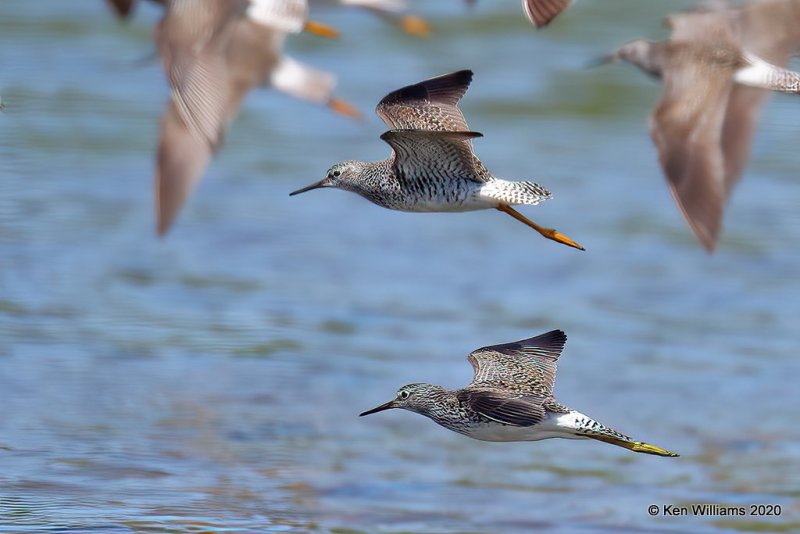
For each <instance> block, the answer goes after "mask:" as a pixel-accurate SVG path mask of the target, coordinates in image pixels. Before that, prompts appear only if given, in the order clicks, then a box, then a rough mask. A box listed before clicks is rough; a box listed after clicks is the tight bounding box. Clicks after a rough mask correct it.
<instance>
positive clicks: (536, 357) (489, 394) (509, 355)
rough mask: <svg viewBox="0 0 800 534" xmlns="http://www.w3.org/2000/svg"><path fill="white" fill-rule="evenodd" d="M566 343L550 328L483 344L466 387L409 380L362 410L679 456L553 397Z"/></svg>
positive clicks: (471, 432)
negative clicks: (449, 387)
mask: <svg viewBox="0 0 800 534" xmlns="http://www.w3.org/2000/svg"><path fill="white" fill-rule="evenodd" d="M566 342H567V336H566V334H564V332H562V331H561V330H553V331H551V332H547V333H546V334H542V335H540V336H536V337H532V338H530V339H524V340H522V341H517V342H514V343H505V344H502V345H492V346H489V347H483V348H481V349H478V350H475V351H473V352H472V353H471V354H470V355H469V357H468V358H469V362H470V363H471V364H472V369H473V371H474V373H475V375H474V377H473V379H472V382H471V383H470V384H469V385H468V386H467V387H465V388H463V389H457V390H455V391H449V390H447V389H445V388H443V387H442V386H437V385H433V384H408V385H406V386H403V387H402V388H400V390H399V391H398V392H397V395H396V396H395V398H394V399H392V400H390V401H389V402H387V403H385V404H381V405H380V406H378V407H377V408H373V409H371V410H367V411H366V412H363V413H362V414H361V415H362V416H364V415H369V414H373V413H376V412H380V411H383V410H389V409H391V408H401V409H404V410H409V411H412V412H415V413H418V414H420V415H424V416H425V417H429V418H430V419H433V421H434V422H436V423H438V424H439V425H441V426H443V427H445V428H446V429H448V430H452V431H453V432H458V433H459V434H463V435H465V436H468V437H470V438H473V439H478V440H481V441H539V440H542V439H550V438H565V439H594V440H598V441H604V442H606V443H610V444H612V445H616V446H618V447H623V448H625V449H628V450H631V451H633V452H641V453H645V454H653V455H656V456H678V455H677V454H675V453H674V452H669V451H667V450H665V449H662V448H661V447H657V446H655V445H651V444H649V443H644V442H641V441H635V440H633V439H632V438H629V437H628V436H625V435H624V434H620V433H619V432H617V431H616V430H613V429H611V428H609V427H607V426H605V425H603V424H601V423H598V422H597V421H595V420H594V419H592V418H591V417H589V416H588V415H584V414H582V413H581V412H579V411H577V410H573V409H571V408H567V407H566V406H564V405H562V404H560V403H559V402H558V401H556V399H555V397H554V396H553V386H554V384H555V379H556V361H557V360H558V357H559V356H560V355H561V351H562V350H563V349H564V344H565V343H566Z"/></svg>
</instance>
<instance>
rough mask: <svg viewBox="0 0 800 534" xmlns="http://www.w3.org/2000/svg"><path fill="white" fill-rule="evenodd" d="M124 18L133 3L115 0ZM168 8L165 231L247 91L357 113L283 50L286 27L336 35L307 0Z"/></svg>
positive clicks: (161, 151)
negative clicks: (269, 90)
mask: <svg viewBox="0 0 800 534" xmlns="http://www.w3.org/2000/svg"><path fill="white" fill-rule="evenodd" d="M109 1H110V2H111V3H112V5H113V7H114V8H115V9H116V10H117V12H118V13H119V14H120V15H121V16H125V15H127V14H129V13H130V10H131V8H132V1H131V0H128V1H125V0H109ZM153 1H155V2H156V3H159V4H162V5H163V6H164V7H165V11H164V16H163V18H162V19H161V21H160V22H159V24H158V26H157V28H156V34H155V41H156V45H157V48H158V52H159V55H160V56H161V60H162V62H163V64H164V71H165V72H166V75H167V80H168V82H169V85H170V88H171V97H170V101H169V104H168V106H167V110H166V111H165V113H164V115H163V117H162V119H161V132H160V138H159V145H158V156H157V168H156V178H155V196H156V227H157V231H158V234H159V235H164V234H165V233H166V232H167V230H168V229H169V228H170V226H171V224H172V222H173V221H174V219H175V217H176V216H177V214H178V212H179V211H180V208H181V206H182V205H183V203H184V202H185V201H186V199H187V198H188V196H189V194H190V193H191V191H192V190H193V189H194V187H195V185H196V184H197V182H198V181H199V179H200V177H201V175H202V174H203V172H204V170H205V168H206V166H207V165H208V163H209V161H210V159H211V156H212V155H213V154H214V153H215V152H216V151H217V150H219V148H220V146H221V145H222V141H223V137H224V133H225V130H226V129H227V127H228V125H229V124H230V123H231V122H232V121H233V119H234V118H236V115H237V114H238V111H239V107H240V105H241V103H242V101H243V100H244V98H245V96H246V95H247V93H249V92H250V90H252V89H253V88H255V87H257V86H270V87H273V88H275V89H277V90H279V91H281V92H284V93H287V94H289V95H291V96H294V97H296V98H299V99H302V100H306V101H310V102H313V103H318V104H323V105H327V106H328V107H330V108H331V109H332V110H334V111H336V112H338V113H341V114H343V115H345V116H349V117H351V118H358V117H359V116H360V115H359V113H358V111H357V110H356V109H355V108H354V107H353V106H351V105H350V104H348V103H347V102H345V101H343V100H341V99H339V98H336V97H335V96H333V89H334V86H335V85H336V78H335V77H334V76H333V75H332V74H330V73H327V72H323V71H320V70H316V69H314V68H311V67H309V66H307V65H304V64H302V63H300V62H298V61H296V60H294V59H292V58H291V57H288V56H286V55H285V54H283V44H284V41H285V39H286V36H287V34H288V33H298V32H300V31H308V32H310V33H314V34H316V35H319V36H324V37H336V36H337V35H338V33H337V32H336V31H335V30H333V29H331V28H329V27H327V26H325V25H324V24H320V23H316V22H313V21H310V20H308V5H307V3H306V0H153Z"/></svg>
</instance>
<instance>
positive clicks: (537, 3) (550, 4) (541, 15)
mask: <svg viewBox="0 0 800 534" xmlns="http://www.w3.org/2000/svg"><path fill="white" fill-rule="evenodd" d="M571 1H572V0H522V8H523V9H524V10H525V14H526V15H527V16H528V20H530V21H531V22H532V23H533V24H534V25H535V26H536V27H537V28H541V27H542V26H547V25H548V24H550V21H552V20H553V19H554V18H556V17H557V16H558V15H559V14H561V12H562V11H564V10H565V9H567V8H568V7H569V5H570V3H571Z"/></svg>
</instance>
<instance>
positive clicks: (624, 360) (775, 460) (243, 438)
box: [0, 0, 800, 532]
mask: <svg viewBox="0 0 800 534" xmlns="http://www.w3.org/2000/svg"><path fill="white" fill-rule="evenodd" d="M495 4H497V5H495ZM686 5H687V2H658V3H656V2H641V1H637V0H620V1H617V2H614V7H613V8H612V6H611V2H592V1H587V2H579V3H578V5H576V6H575V7H574V8H572V9H571V11H570V12H569V13H568V14H567V15H565V16H564V17H562V19H560V20H559V21H558V22H557V23H556V24H554V25H553V26H552V27H550V28H548V29H547V30H546V31H541V32H535V31H533V30H532V28H531V27H530V26H529V25H528V24H527V22H526V21H525V20H524V18H523V17H522V16H521V12H520V10H519V6H518V2H496V3H495V2H483V3H481V4H479V5H478V6H476V9H474V10H465V9H464V8H463V6H462V5H461V3H459V2H416V3H415V7H416V8H417V9H418V11H419V12H421V13H423V14H425V15H426V16H428V17H429V18H430V19H431V22H432V24H433V25H434V28H435V33H434V35H433V36H432V37H431V38H429V39H427V40H421V41H415V40H412V39H410V38H407V37H406V36H404V35H402V34H399V33H397V32H395V31H393V30H391V29H389V28H387V26H386V25H384V24H383V23H382V22H380V21H378V20H375V19H373V18H371V17H369V16H367V15H366V14H363V13H359V12H347V11H338V10H328V11H320V12H319V13H318V16H317V18H318V19H320V20H322V21H325V22H328V23H330V24H332V25H335V26H337V27H339V28H340V29H341V30H342V32H343V37H342V38H341V39H340V40H339V41H338V42H334V43H329V42H326V41H321V40H319V39H316V38H314V37H311V36H301V37H296V38H292V39H291V40H290V42H289V48H290V50H291V52H292V53H293V55H294V56H295V57H297V58H299V59H301V60H303V61H306V62H308V63H311V64H313V65H315V66H317V67H320V68H327V69H330V70H332V71H335V72H337V73H338V74H339V76H340V86H339V94H340V95H341V96H342V97H344V98H347V99H348V100H350V101H352V102H354V103H355V104H357V105H358V106H359V107H360V108H361V109H362V111H363V112H364V113H365V121H364V122H363V123H361V124H359V123H353V122H349V121H348V120H346V119H344V118H340V117H337V116H334V115H332V114H331V113H330V112H328V111H327V110H325V109H322V108H318V107H315V106H312V105H309V104H304V103H301V102H296V101H294V100H291V99H290V98H288V97H285V96H282V95H279V94H275V93H273V92H269V91H259V92H255V93H253V94H252V95H251V97H250V98H249V99H248V101H247V103H246V104H245V106H244V109H243V114H242V116H241V117H240V119H239V120H238V121H237V122H236V123H235V125H234V127H233V128H232V129H231V131H230V133H229V135H228V138H227V143H226V146H225V149H224V150H223V151H222V152H221V153H220V155H219V157H218V158H216V160H215V161H214V162H213V164H212V165H211V167H210V169H209V171H208V173H207V175H206V176H205V178H204V179H203V182H202V183H201V185H200V187H199V188H198V190H197V191H196V193H195V194H194V196H193V197H192V198H191V200H190V201H189V203H188V204H187V205H186V207H185V209H184V210H183V212H182V213H181V216H180V218H179V220H178V222H177V225H176V226H175V228H174V230H173V231H172V232H171V233H170V235H169V236H168V237H167V238H166V239H164V240H158V239H156V238H155V236H154V222H153V213H152V211H153V210H152V190H151V186H152V184H151V181H152V171H153V153H154V147H155V143H156V133H157V126H158V118H159V115H160V113H161V111H162V109H163V107H164V103H165V100H166V98H167V94H168V90H167V87H166V84H165V82H164V79H163V74H162V72H161V70H160V66H159V65H158V63H156V62H153V61H147V60H145V61H144V62H142V61H141V60H142V58H146V57H147V56H148V54H149V53H150V52H151V51H152V43H151V40H150V29H151V27H152V25H153V23H154V22H155V21H156V20H157V17H158V13H157V11H156V10H155V9H154V8H151V7H149V6H142V9H140V10H139V13H138V14H137V17H136V18H135V20H133V21H132V23H131V24H129V25H120V24H118V23H116V22H115V21H114V20H112V18H111V17H110V16H109V14H108V13H107V11H106V10H105V7H104V6H103V5H102V4H101V3H100V2H80V3H79V2H60V1H55V0H39V1H37V2H26V1H22V0H4V1H3V2H2V4H0V94H2V98H3V101H4V102H5V104H6V109H5V111H4V112H3V113H2V115H0V369H2V371H1V372H0V404H2V406H3V416H2V417H0V530H2V531H14V532H24V531H30V532H34V531H45V530H49V531H79V532H89V531H98V532H132V531H133V532H138V531H163V532H177V531H217V530H219V531H236V532H246V531H253V532H263V531H273V530H274V531H297V532H306V531H313V530H319V531H337V532H354V531H355V532H362V531H363V532H516V531H518V532H527V531H530V530H531V529H533V528H537V527H546V528H550V529H552V530H556V531H563V532H571V531H579V532H593V531H596V532H608V531H628V532H686V531H693V532H717V531H728V530H738V531H753V532H764V531H767V532H768V531H791V530H793V529H798V528H800V503H799V502H798V495H800V492H799V491H800V490H799V489H798V482H797V476H796V471H797V470H796V469H794V467H795V466H796V465H798V462H800V446H799V445H798V443H800V416H799V415H798V410H797V407H798V403H799V402H800V393H798V391H799V390H798V388H797V384H796V377H797V376H798V374H799V373H800V364H798V361H797V354H796V352H797V346H798V334H797V327H798V318H800V285H799V284H798V280H800V277H799V276H798V275H799V274H800V271H799V270H798V263H799V260H800V253H799V252H798V248H797V247H796V246H795V244H796V243H798V242H800V215H798V211H797V206H798V204H800V188H798V184H797V183H796V182H797V180H796V175H797V169H798V167H800V155H799V154H798V152H797V150H796V139H797V124H798V121H800V107H798V103H797V100H796V98H793V97H790V96H777V97H775V98H773V99H772V100H771V101H770V104H769V105H768V106H767V108H766V109H765V113H764V116H763V118H762V121H761V127H760V129H759V132H758V135H757V136H756V141H755V145H754V149H753V157H752V159H751V162H750V165H749V167H748V169H747V171H746V175H745V178H744V180H743V181H742V183H741V184H740V186H739V187H738V189H737V190H736V193H735V195H734V197H733V199H732V202H731V205H730V207H729V210H728V213H727V217H726V221H725V232H724V235H723V238H722V240H721V243H720V246H719V251H718V252H717V253H716V254H715V255H714V256H708V255H707V254H705V252H703V251H702V249H701V248H700V246H699V245H698V243H697V242H696V241H695V239H694V237H693V236H692V235H691V232H690V231H689V229H688V227H687V226H686V225H685V223H684V222H683V220H682V219H681V216H680V214H679V213H678V211H677V210H676V208H675V206H674V205H673V203H672V200H671V198H670V195H669V192H668V190H667V187H666V185H665V183H664V180H663V178H662V177H661V174H660V170H659V168H658V164H657V160H656V156H655V150H654V148H653V146H652V144H651V142H650V140H649V138H648V135H647V119H646V117H647V114H648V112H649V109H650V108H651V106H652V104H653V103H654V102H655V101H656V100H657V98H658V93H659V89H658V86H657V85H656V84H655V83H653V82H652V81H651V80H649V79H647V78H646V77H644V76H643V75H641V74H640V73H638V72H636V71H634V70H633V69H632V68H626V67H624V66H613V67H608V68H605V69H595V70H585V69H584V68H583V67H584V65H585V64H586V63H587V62H588V61H589V60H590V59H592V58H593V57H595V56H596V55H598V54H602V53H605V52H607V51H608V50H610V49H612V48H613V47H614V46H616V45H618V44H620V43H622V42H624V41H627V40H629V39H631V38H635V37H640V36H648V37H660V36H663V35H664V34H665V30H664V29H663V28H662V27H661V26H660V19H661V17H662V16H663V15H664V14H665V13H667V12H669V11H671V10H675V9H678V8H681V7H684V6H686ZM622 13H625V15H624V16H623V15H622ZM467 67H468V68H472V69H473V70H474V71H475V80H474V85H473V87H472V89H471V90H470V92H469V94H468V95H467V98H466V99H465V100H464V102H463V108H464V110H465V112H466V114H467V117H468V119H469V121H470V126H471V127H472V128H473V129H474V130H477V131H481V132H483V133H484V134H485V138H483V139H481V140H478V141H477V142H476V149H477V151H478V153H479V154H480V156H481V157H482V159H483V160H484V162H485V163H486V164H487V165H488V166H489V168H491V169H493V170H494V171H495V172H496V174H498V175H500V176H504V177H509V178H517V179H535V180H537V181H540V182H541V183H543V184H545V185H546V186H547V187H548V188H550V189H551V190H552V191H553V193H554V199H553V200H552V201H549V202H547V203H545V204H543V205H540V206H538V207H536V208H525V209H523V211H524V212H525V213H526V214H528V215H530V216H531V218H533V219H534V220H535V221H537V222H540V223H542V224H547V225H552V226H555V227H557V228H558V229H559V230H561V231H563V232H564V233H566V234H567V235H569V236H571V237H573V238H575V239H576V240H578V241H580V242H581V243H583V244H584V245H585V246H586V247H587V249H588V250H587V252H586V253H579V252H577V251H575V250H572V249H568V248H566V247H562V246H559V245H556V244H555V243H551V242H549V241H546V240H544V239H542V238H540V237H538V236H536V235H534V234H533V233H532V232H531V231H530V230H529V229H527V228H526V227H524V226H523V225H520V224H518V223H516V222H514V221H513V220H512V219H511V218H509V217H506V216H504V215H502V214H499V213H497V212H488V211H487V212H476V213H469V214H456V215H453V214H404V213H397V212H391V211H388V210H382V209H379V208H377V207H375V206H373V205H371V204H369V203H368V202H366V201H364V200H362V199H360V198H358V197H356V196H354V195H350V194H346V193H343V192H338V191H318V192H314V193H309V194H308V195H304V196H302V197H292V198H291V199H290V198H289V197H288V192H289V191H292V190H294V189H296V188H298V187H300V186H302V185H306V184H307V183H310V182H311V181H314V180H317V179H319V178H321V177H322V176H323V175H324V172H325V170H326V169H327V168H328V167H329V166H330V164H332V163H334V162H336V161H339V160H342V159H352V158H362V159H371V158H373V159H378V158H383V157H385V156H386V154H387V153H388V147H387V146H386V145H385V144H384V143H383V142H381V141H380V140H379V139H378V136H379V134H380V133H381V132H382V131H383V125H382V124H381V123H380V121H379V120H378V119H377V118H376V117H374V116H373V115H372V112H371V110H372V108H373V106H374V105H375V103H376V102H377V100H378V99H379V98H380V97H381V96H383V95H384V94H385V93H387V92H389V91H391V90H393V89H396V88H398V87H400V86H402V85H405V84H407V83H411V82H415V81H418V80H421V79H424V78H426V77H429V76H433V75H437V74H441V73H444V72H448V71H451V70H456V69H460V68H467ZM553 328H562V329H564V330H565V331H566V332H567V333H568V335H569V342H568V344H567V348H566V351H565V353H564V356H563V359H562V360H561V365H560V370H559V380H558V384H557V388H556V393H557V395H558V396H559V398H560V400H561V401H562V402H563V403H565V404H567V405H569V406H572V407H575V408H577V409H580V410H582V411H584V412H586V413H589V414H591V415H593V416H594V417H596V418H597V419H598V420H600V421H603V422H605V423H607V424H609V425H612V426H614V427H616V428H618V429H619V430H620V431H622V432H625V433H628V434H630V435H632V436H634V437H635V438H637V439H643V440H646V441H649V442H652V443H656V444H659V445H661V446H664V447H666V448H668V449H671V450H676V451H678V452H680V453H681V454H682V456H681V458H679V459H674V460H672V459H663V458H655V457H650V456H645V455H634V454H631V453H629V452H627V451H624V450H622V449H618V448H614V447H609V446H607V445H605V444H601V443H589V442H582V441H558V440H550V441H544V442H538V443H510V444H496V443H481V442H477V441H472V440H468V439H466V438H464V437H462V436H459V435H456V434H452V433H448V432H445V431H444V430H442V429H440V428H438V427H436V426H435V425H434V424H432V423H431V422H430V421H427V420H425V419H424V418H421V417H419V416H416V415H414V414H410V413H407V412H389V413H384V414H380V415H375V416H372V417H370V418H363V419H361V418H358V417H357V416H356V415H357V414H358V413H359V412H361V411H363V410H365V409H367V408H370V407H372V406H375V405H377V404H379V403H382V402H384V401H386V400H388V399H389V398H391V397H392V396H393V395H394V392H395V391H396V389H397V388H398V387H399V386H401V385H402V384H405V383H408V382H419V381H426V382H433V383H441V384H444V385H446V386H448V387H452V388H456V387H460V386H462V385H464V384H466V383H467V382H468V381H469V379H470V378H471V369H470V367H469V364H468V363H467V361H466V359H465V357H466V354H467V353H468V352H469V351H471V350H472V349H474V348H476V347H479V346H483V345H487V344H491V343H496V342H505V341H511V340H515V339H520V338H523V337H528V336H531V335H536V334H539V333H541V332H544V331H547V330H550V329H553ZM697 502H711V503H719V504H732V505H733V504H736V505H738V504H741V505H746V504H749V503H765V504H769V503H772V504H781V505H782V507H783V515H782V517H781V518H779V519H776V520H770V519H765V518H757V517H755V518H752V517H751V518H734V519H730V518H721V517H705V518H702V517H662V516H658V517H655V518H653V517H650V516H649V515H648V513H647V506H648V505H650V504H659V505H662V504H678V505H680V504H686V503H697Z"/></svg>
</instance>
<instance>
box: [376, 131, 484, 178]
mask: <svg viewBox="0 0 800 534" xmlns="http://www.w3.org/2000/svg"><path fill="white" fill-rule="evenodd" d="M480 136H481V134H479V133H478V132H434V131H425V130H389V131H388V132H386V133H384V134H383V135H381V139H383V140H384V141H386V142H387V143H388V144H389V146H391V147H392V150H393V151H394V157H393V158H392V159H393V163H392V164H393V166H394V170H395V173H396V175H397V178H398V180H400V181H401V183H403V184H404V186H405V187H408V188H412V189H413V188H418V187H422V188H424V187H428V186H429V185H430V182H431V181H447V180H454V179H462V180H472V181H475V182H483V181H484V179H483V175H482V174H481V172H480V170H479V168H478V167H476V163H475V158H474V156H473V154H472V146H471V144H470V140H471V139H474V138H476V137H480Z"/></svg>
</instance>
